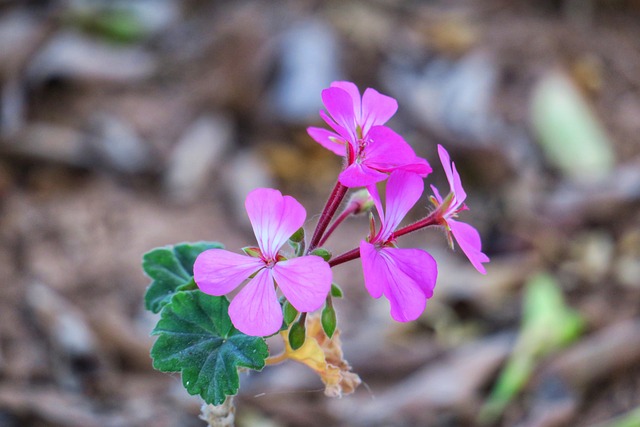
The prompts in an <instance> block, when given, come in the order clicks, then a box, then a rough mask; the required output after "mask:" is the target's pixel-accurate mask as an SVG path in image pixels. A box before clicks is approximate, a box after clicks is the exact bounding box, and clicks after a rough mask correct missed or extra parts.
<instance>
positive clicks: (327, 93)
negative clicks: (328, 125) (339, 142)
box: [322, 87, 357, 140]
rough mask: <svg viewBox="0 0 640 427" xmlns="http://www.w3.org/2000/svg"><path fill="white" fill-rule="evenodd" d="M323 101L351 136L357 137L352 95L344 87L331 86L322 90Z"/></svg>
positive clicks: (334, 118)
mask: <svg viewBox="0 0 640 427" xmlns="http://www.w3.org/2000/svg"><path fill="white" fill-rule="evenodd" d="M322 102H323V103H324V106H325V107H326V109H327V111H328V112H329V114H330V115H331V117H332V118H333V120H335V122H336V123H337V124H338V125H340V126H342V127H343V128H344V129H345V130H346V131H347V132H349V135H350V137H351V138H353V139H354V140H355V139H357V138H356V137H357V135H356V117H355V112H354V111H353V100H352V99H351V95H349V93H348V92H347V91H345V90H344V89H340V88H337V87H330V88H328V89H324V90H323V91H322Z"/></svg>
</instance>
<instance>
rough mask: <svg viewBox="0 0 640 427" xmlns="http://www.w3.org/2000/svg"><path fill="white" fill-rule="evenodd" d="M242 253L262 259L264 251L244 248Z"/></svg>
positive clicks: (249, 247) (251, 247) (254, 247)
mask: <svg viewBox="0 0 640 427" xmlns="http://www.w3.org/2000/svg"><path fill="white" fill-rule="evenodd" d="M242 252H244V253H245V254H246V255H249V256H250V257H254V258H260V257H261V256H262V251H261V250H260V248H258V247H256V246H245V247H244V248H242Z"/></svg>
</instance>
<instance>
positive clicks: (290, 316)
mask: <svg viewBox="0 0 640 427" xmlns="http://www.w3.org/2000/svg"><path fill="white" fill-rule="evenodd" d="M282 315H283V317H284V323H285V324H287V325H290V324H291V322H293V321H294V320H296V317H298V310H296V309H295V307H294V306H292V305H291V303H290V302H289V301H285V302H284V305H283V306H282Z"/></svg>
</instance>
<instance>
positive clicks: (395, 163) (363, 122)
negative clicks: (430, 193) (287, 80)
mask: <svg viewBox="0 0 640 427" xmlns="http://www.w3.org/2000/svg"><path fill="white" fill-rule="evenodd" d="M322 101H323V102H324V105H325V107H326V109H327V112H328V113H329V115H327V114H326V113H325V112H324V111H321V112H320V116H321V117H322V119H323V120H324V121H325V122H326V123H327V124H328V125H329V126H330V127H331V128H332V129H333V131H330V130H327V129H322V128H316V127H310V128H308V129H307V132H308V133H309V136H311V137H312V138H313V139H315V140H316V141H317V142H318V143H320V144H321V145H322V146H323V147H325V148H327V149H329V150H331V151H333V152H334V153H336V154H337V155H339V156H343V157H345V158H346V160H347V166H346V168H345V169H344V170H343V171H342V172H341V173H340V176H339V177H338V180H339V181H340V183H341V184H342V185H344V186H346V187H350V188H352V187H364V186H367V185H370V184H374V183H376V182H379V181H382V180H384V179H386V178H387V175H388V174H389V173H390V172H392V171H393V170H396V169H403V170H409V171H412V172H415V173H417V174H419V175H421V176H423V177H425V176H427V175H428V174H429V173H430V172H431V167H430V166H429V164H428V163H427V161H426V160H425V159H422V158H420V157H418V156H416V154H415V153H414V151H413V149H412V148H411V146H410V145H409V144H407V142H406V141H405V140H404V139H403V138H402V137H401V136H400V135H398V134H397V133H395V132H394V131H393V130H391V129H389V128H388V127H386V126H382V125H383V124H384V123H386V122H387V120H389V119H390V118H391V116H393V115H394V114H395V112H396V111H397V110H398V103H397V102H396V100H395V99H393V98H391V97H389V96H386V95H382V94H381V93H379V92H378V91H376V90H375V89H371V88H368V89H367V90H365V91H364V94H363V95H362V99H361V98H360V92H359V91H358V88H357V87H356V85H355V84H353V83H351V82H333V83H331V87H329V88H328V89H325V90H323V91H322Z"/></svg>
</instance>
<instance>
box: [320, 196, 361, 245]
mask: <svg viewBox="0 0 640 427" xmlns="http://www.w3.org/2000/svg"><path fill="white" fill-rule="evenodd" d="M358 207H359V206H358V204H357V203H352V204H350V205H349V206H347V208H346V209H345V210H344V211H342V213H341V214H340V216H338V218H336V220H335V221H333V223H332V224H331V226H330V227H329V229H328V230H327V232H326V233H324V236H322V239H320V242H318V246H322V245H324V244H325V243H326V241H327V239H328V238H329V236H331V234H333V232H334V231H335V230H336V228H338V226H339V225H340V224H341V223H342V221H344V220H345V219H347V217H348V216H349V215H351V214H352V213H354V212H355V211H356V210H358Z"/></svg>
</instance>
